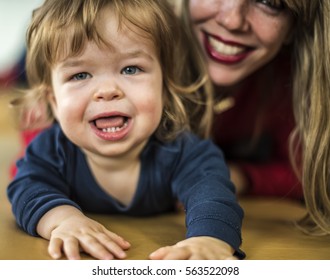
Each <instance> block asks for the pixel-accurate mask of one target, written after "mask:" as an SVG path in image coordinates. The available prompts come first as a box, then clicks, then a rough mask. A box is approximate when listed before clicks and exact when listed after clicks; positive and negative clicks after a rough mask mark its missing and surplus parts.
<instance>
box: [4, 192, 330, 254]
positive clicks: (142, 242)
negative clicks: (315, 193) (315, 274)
mask: <svg viewBox="0 0 330 280" xmlns="http://www.w3.org/2000/svg"><path fill="white" fill-rule="evenodd" d="M241 205H242V206H243V207H244V209H245V212H246V217H245V219H244V225H243V246H242V249H243V250H244V251H245V252H246V254H247V259H248V260H286V259H298V260H303V259H316V260H321V259H330V237H328V236H327V237H311V236H307V235H305V234H303V233H301V232H300V231H299V230H298V229H296V228H295V227H294V225H293V223H292V221H293V220H295V219H297V218H299V217H301V216H302V215H303V214H304V209H303V208H302V207H301V206H300V205H298V204H294V203H292V202H288V201H284V200H265V199H244V200H242V201H241ZM91 216H92V217H93V218H95V219H96V220H98V221H99V222H101V223H103V224H104V225H105V226H107V227H109V228H111V229H112V230H113V231H114V232H117V233H119V234H121V235H123V236H124V237H125V238H126V239H127V240H129V241H130V242H131V244H132V247H131V249H130V250H129V251H128V252H127V253H128V258H127V259H133V260H139V259H142V260H143V259H147V257H148V254H149V253H150V252H152V251H153V250H155V249H157V248H158V247H160V246H164V245H171V244H173V243H175V242H177V241H179V240H181V239H182V238H184V234H185V227H184V215H183V214H167V215H161V216H157V217H151V218H131V217H126V216H103V215H91ZM0 220H1V227H0V259H10V260H17V259H21V260H22V259H23V260H24V259H30V260H31V259H32V260H36V259H38V260H42V259H50V258H49V256H48V254H47V244H48V242H47V241H46V240H43V239H41V238H36V237H31V236H29V235H27V234H25V233H24V232H22V231H21V230H20V229H18V228H17V226H16V224H15V221H14V218H13V216H12V214H11V211H10V205H9V203H8V202H7V201H5V199H4V196H3V194H1V212H0ZM84 258H86V259H88V257H87V256H85V257H84Z"/></svg>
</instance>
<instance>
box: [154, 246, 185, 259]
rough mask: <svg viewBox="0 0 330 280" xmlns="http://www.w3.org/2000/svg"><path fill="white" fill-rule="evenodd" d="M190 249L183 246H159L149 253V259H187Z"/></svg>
mask: <svg viewBox="0 0 330 280" xmlns="http://www.w3.org/2000/svg"><path fill="white" fill-rule="evenodd" d="M190 255H191V254H190V251H189V250H187V249H186V248H184V247H175V246H166V247H162V248H159V249H158V250H156V251H154V252H153V253H151V254H150V255H149V258H150V259H151V260H187V259H189V258H190Z"/></svg>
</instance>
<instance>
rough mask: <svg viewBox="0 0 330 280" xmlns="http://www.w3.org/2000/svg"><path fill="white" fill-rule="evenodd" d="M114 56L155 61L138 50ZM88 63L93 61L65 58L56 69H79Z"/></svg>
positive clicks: (121, 52) (117, 53)
mask: <svg viewBox="0 0 330 280" xmlns="http://www.w3.org/2000/svg"><path fill="white" fill-rule="evenodd" d="M114 54H116V55H117V58H116V59H127V58H138V57H143V58H145V59H148V60H150V61H153V60H155V57H154V56H152V55H151V54H149V53H148V52H146V51H145V50H142V49H138V50H132V51H131V50H128V51H125V50H119V51H116V52H114ZM88 61H93V60H91V59H90V58H76V57H71V58H67V59H65V60H64V61H62V62H59V63H58V65H57V67H58V68H60V69H66V68H74V67H79V66H82V65H84V64H86V63H87V62H88Z"/></svg>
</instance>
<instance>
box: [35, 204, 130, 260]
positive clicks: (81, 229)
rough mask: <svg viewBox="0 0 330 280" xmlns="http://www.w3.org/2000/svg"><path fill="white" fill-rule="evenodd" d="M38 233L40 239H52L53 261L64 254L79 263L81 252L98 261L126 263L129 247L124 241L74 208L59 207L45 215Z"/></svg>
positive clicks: (49, 250) (51, 252)
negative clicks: (119, 260)
mask: <svg viewBox="0 0 330 280" xmlns="http://www.w3.org/2000/svg"><path fill="white" fill-rule="evenodd" d="M62 209H64V211H63V210H62ZM61 210H62V211H61ZM61 212H62V213H66V215H65V216H63V215H62V213H61ZM54 221H56V222H54ZM51 225H52V226H51ZM38 229H39V234H40V233H41V236H43V237H44V238H47V239H49V246H48V252H49V254H50V256H51V257H52V258H54V259H59V258H61V257H62V254H64V255H65V256H66V257H67V258H68V259H70V260H77V259H80V252H81V251H83V252H85V253H87V254H89V255H91V256H92V257H94V258H96V259H102V260H109V259H114V258H118V259H123V258H125V257H126V253H125V250H127V249H128V248H129V247H130V244H129V243H128V242H127V241H126V240H124V239H123V238H122V237H120V236H118V235H117V234H115V233H113V232H111V231H109V230H107V229H106V228H105V227H104V226H103V225H101V224H100V223H98V222H96V221H94V220H92V219H90V218H88V217H86V216H85V215H83V214H82V213H81V212H80V211H78V210H76V209H74V208H72V207H66V206H60V207H57V208H54V209H53V210H51V211H50V212H49V213H46V214H45V216H44V217H43V218H42V219H41V222H40V224H39V225H38Z"/></svg>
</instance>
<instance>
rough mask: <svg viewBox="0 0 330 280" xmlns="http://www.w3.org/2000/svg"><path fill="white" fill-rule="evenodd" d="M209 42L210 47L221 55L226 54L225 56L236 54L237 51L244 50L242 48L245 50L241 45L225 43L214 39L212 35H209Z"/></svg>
mask: <svg viewBox="0 0 330 280" xmlns="http://www.w3.org/2000/svg"><path fill="white" fill-rule="evenodd" d="M209 42H210V45H211V47H212V48H213V49H214V50H215V51H217V52H218V53H220V54H222V55H227V56H230V55H237V54H239V53H242V52H244V50H245V49H244V48H241V47H237V46H231V45H226V44H224V43H223V42H220V41H218V40H215V39H214V38H212V37H209Z"/></svg>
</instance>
